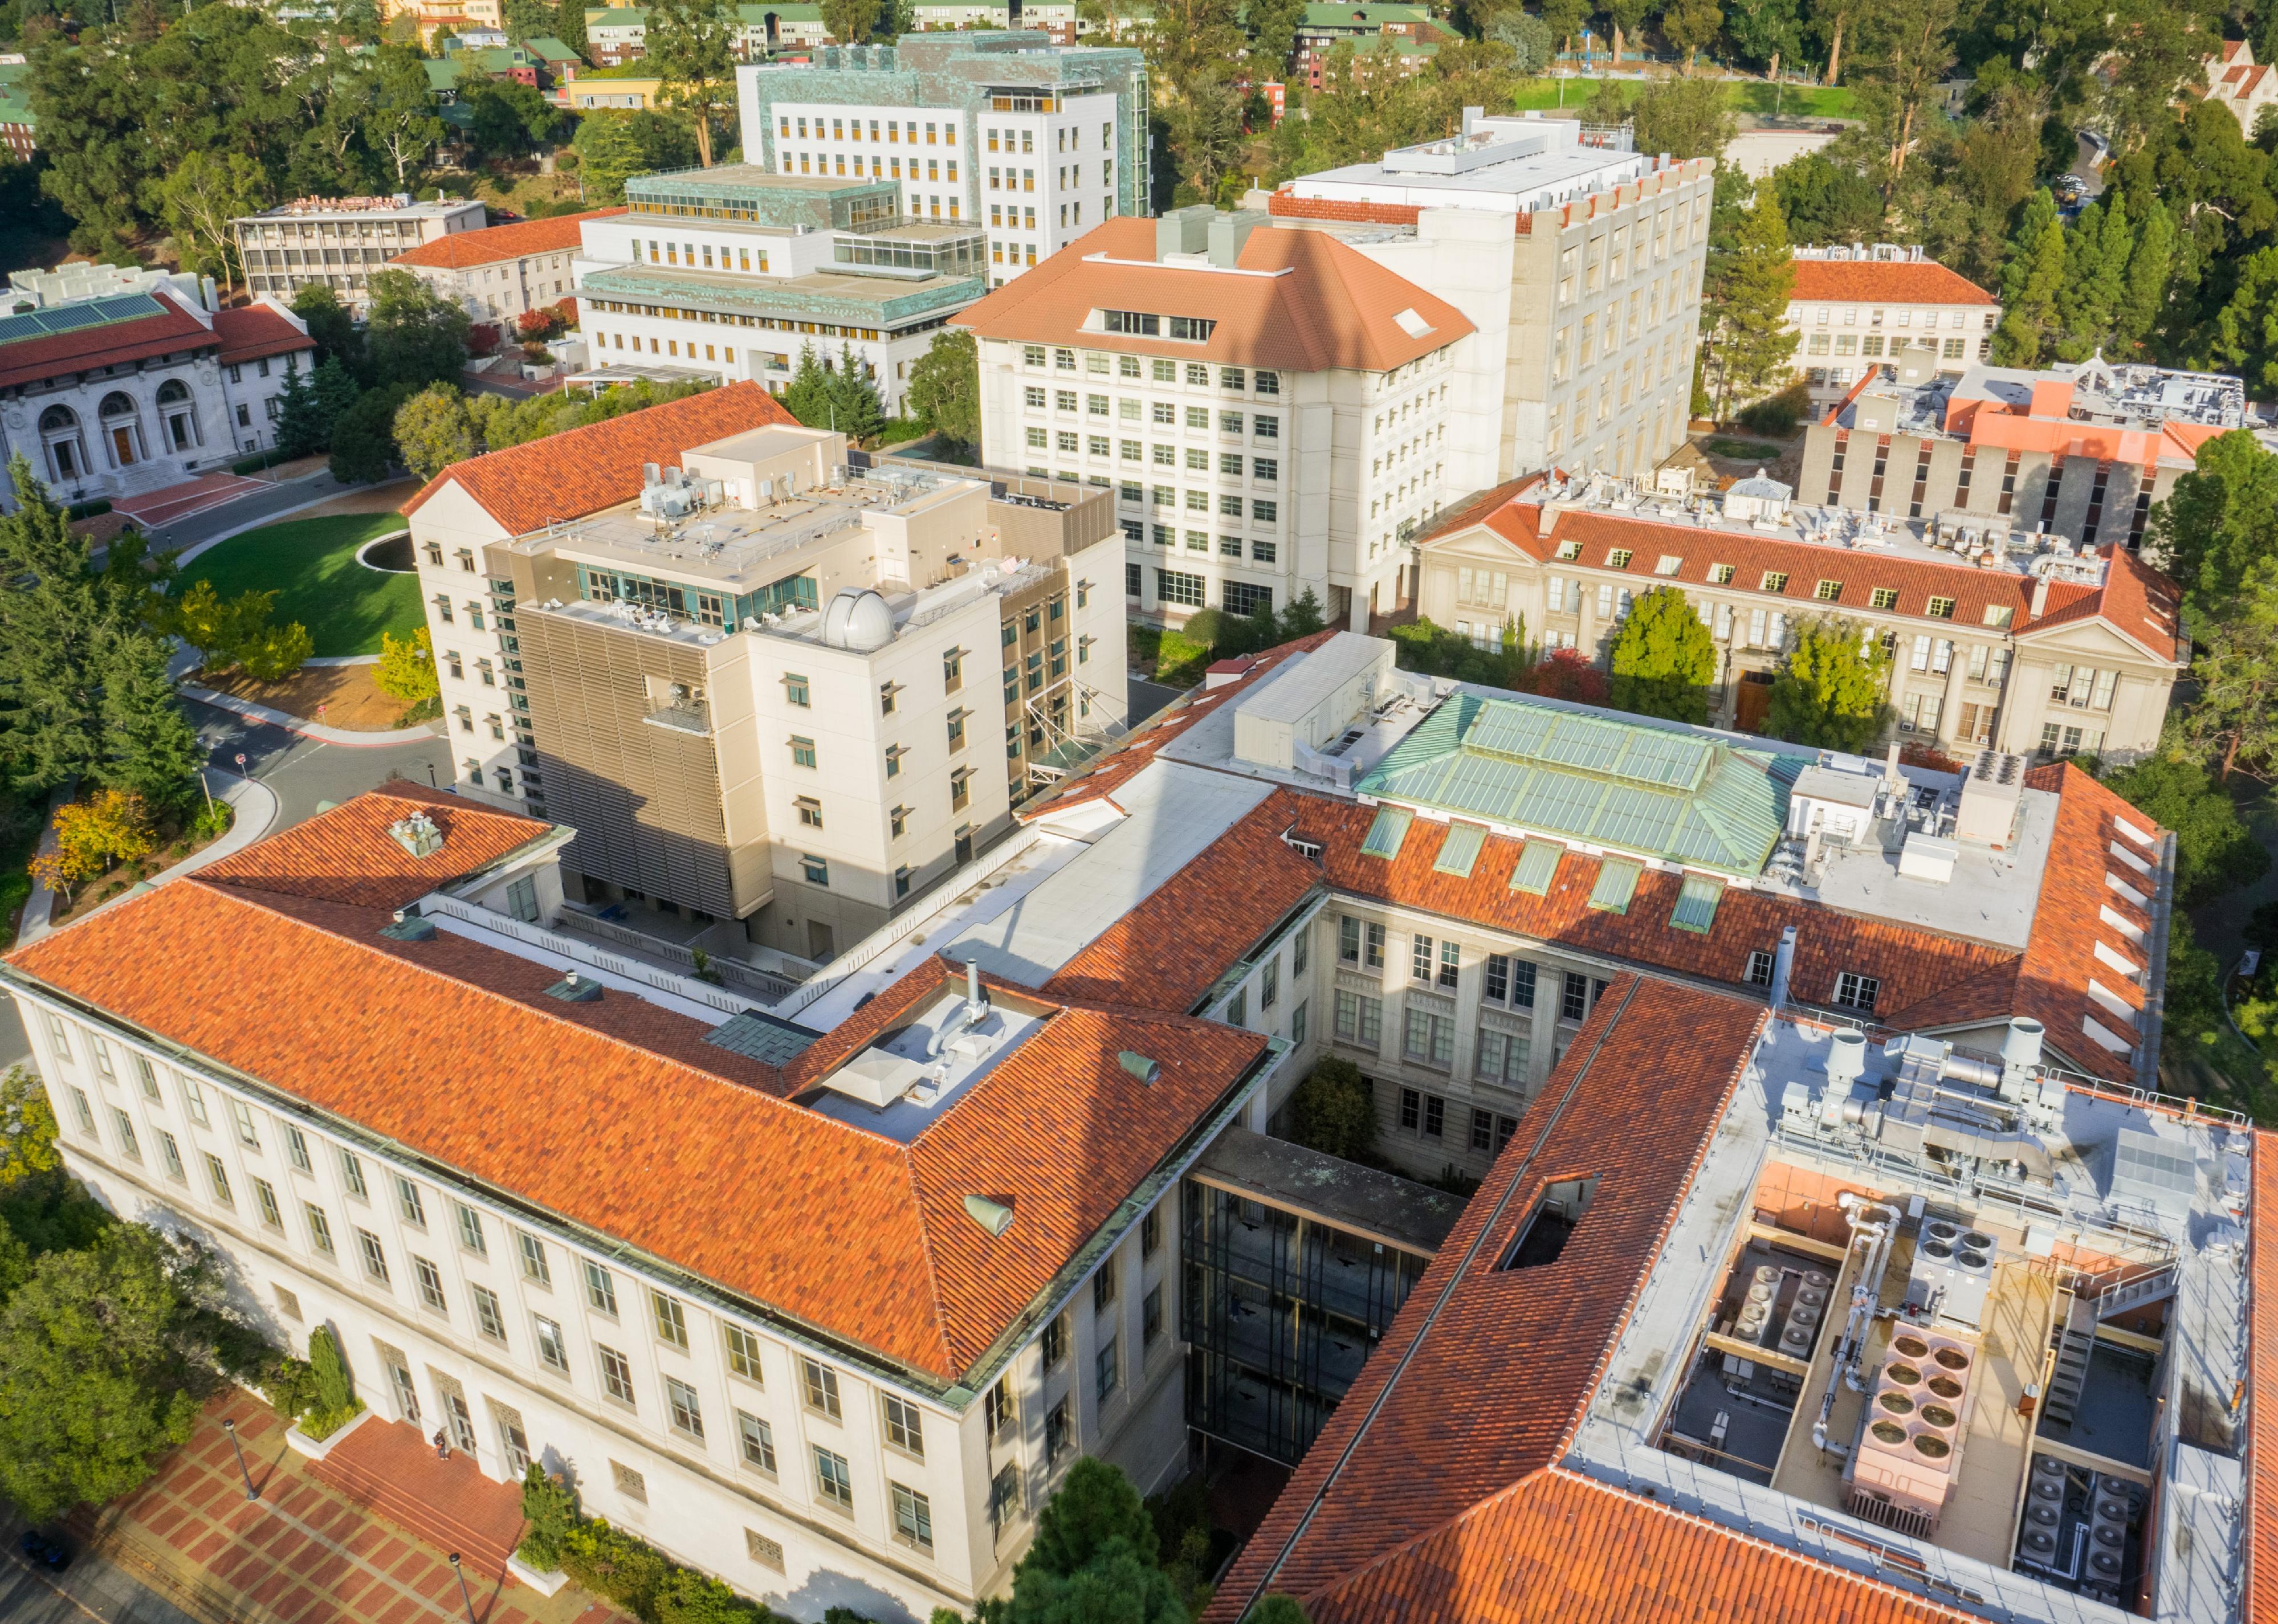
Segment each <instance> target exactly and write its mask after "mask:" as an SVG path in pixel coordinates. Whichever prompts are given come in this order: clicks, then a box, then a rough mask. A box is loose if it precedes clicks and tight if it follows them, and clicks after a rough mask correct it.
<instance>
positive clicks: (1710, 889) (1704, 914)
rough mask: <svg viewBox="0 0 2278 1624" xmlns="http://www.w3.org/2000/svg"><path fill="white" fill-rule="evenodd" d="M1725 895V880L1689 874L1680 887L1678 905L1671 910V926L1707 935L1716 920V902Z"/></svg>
mask: <svg viewBox="0 0 2278 1624" xmlns="http://www.w3.org/2000/svg"><path fill="white" fill-rule="evenodd" d="M1723 900H1724V881H1721V880H1711V879H1710V878H1709V876H1708V875H1706V874H1687V875H1686V878H1685V883H1684V884H1683V885H1682V886H1680V887H1678V892H1677V906H1676V907H1675V908H1673V909H1671V910H1670V915H1669V923H1670V926H1671V927H1672V928H1674V929H1677V930H1690V931H1698V932H1700V933H1701V934H1702V935H1704V936H1705V935H1707V934H1709V926H1712V925H1714V924H1715V923H1716V904H1717V903H1719V902H1721V901H1723Z"/></svg>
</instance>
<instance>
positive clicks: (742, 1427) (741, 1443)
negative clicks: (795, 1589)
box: [736, 1410, 782, 1566]
mask: <svg viewBox="0 0 2278 1624" xmlns="http://www.w3.org/2000/svg"><path fill="white" fill-rule="evenodd" d="M736 1445H737V1447H738V1449H739V1450H740V1451H741V1452H743V1456H744V1464H745V1466H748V1467H750V1468H752V1469H753V1470H754V1471H758V1472H765V1473H766V1474H767V1475H768V1476H770V1477H773V1476H774V1475H776V1430H775V1429H774V1428H773V1427H771V1426H769V1425H768V1423H767V1422H764V1421H761V1419H760V1418H759V1417H758V1416H756V1415H751V1414H745V1412H744V1411H742V1410H738V1411H737V1412H736ZM776 1552H777V1554H778V1562H777V1566H781V1561H780V1555H781V1552H782V1547H781V1546H777V1547H776Z"/></svg>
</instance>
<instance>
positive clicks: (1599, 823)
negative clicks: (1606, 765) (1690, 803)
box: [1589, 784, 1685, 851]
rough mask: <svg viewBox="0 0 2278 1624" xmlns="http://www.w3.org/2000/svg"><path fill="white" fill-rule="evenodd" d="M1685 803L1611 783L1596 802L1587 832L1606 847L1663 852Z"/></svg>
mask: <svg viewBox="0 0 2278 1624" xmlns="http://www.w3.org/2000/svg"><path fill="white" fill-rule="evenodd" d="M1684 815H1685V803H1684V802H1683V801H1682V800H1680V799H1678V797H1676V796H1673V795H1669V794H1666V793H1663V792H1660V791H1656V790H1652V789H1638V788H1636V787H1635V786H1633V785H1630V784H1611V785H1609V786H1608V787H1607V789H1606V793H1605V795H1604V797H1603V798H1601V800H1600V801H1599V803H1598V816H1597V820H1596V822H1595V823H1594V825H1593V826H1592V827H1591V829H1590V831H1589V832H1590V833H1591V834H1592V835H1594V836H1596V837H1597V839H1598V840H1599V841H1601V842H1603V843H1604V844H1606V845H1609V846H1618V847H1621V848H1623V849H1624V850H1630V851H1666V850H1669V846H1670V842H1671V841H1673V840H1674V839H1675V838H1676V836H1677V830H1678V824H1679V823H1681V822H1682V821H1683V820H1684Z"/></svg>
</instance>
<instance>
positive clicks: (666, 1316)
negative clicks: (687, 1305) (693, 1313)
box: [648, 1291, 688, 1349]
mask: <svg viewBox="0 0 2278 1624" xmlns="http://www.w3.org/2000/svg"><path fill="white" fill-rule="evenodd" d="M648 1301H649V1308H650V1311H651V1313H652V1314H653V1315H654V1316H655V1319H656V1334H657V1338H658V1340H660V1341H663V1342H669V1343H671V1344H672V1346H675V1347H677V1348H681V1349H685V1348H686V1347H687V1346H688V1315H686V1313H685V1312H684V1311H683V1309H682V1308H681V1306H680V1304H679V1303H678V1302H677V1301H676V1300H674V1299H672V1298H669V1297H668V1296H666V1295H665V1294H664V1293H663V1292H656V1291H653V1292H650V1293H649V1294H648Z"/></svg>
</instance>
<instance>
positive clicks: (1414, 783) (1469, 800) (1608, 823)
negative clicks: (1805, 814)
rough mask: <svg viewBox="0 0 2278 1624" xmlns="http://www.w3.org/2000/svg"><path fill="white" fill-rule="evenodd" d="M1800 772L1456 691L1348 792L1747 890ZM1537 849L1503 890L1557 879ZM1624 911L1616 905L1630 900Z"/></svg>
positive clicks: (1706, 742)
mask: <svg viewBox="0 0 2278 1624" xmlns="http://www.w3.org/2000/svg"><path fill="white" fill-rule="evenodd" d="M1803 765H1805V763H1804V761H1803V760H1802V759H1800V758H1797V757H1794V756H1790V755H1786V754H1784V753H1777V752H1775V751H1758V750H1744V749H1740V748H1739V747H1737V746H1736V745H1734V744H1733V743H1731V741H1729V740H1726V739H1723V738H1719V737H1717V736H1714V735H1711V734H1707V733H1700V732H1695V731H1693V730H1691V729H1688V728H1678V727H1673V726H1669V725H1666V724H1662V725H1656V724H1653V723H1648V722H1642V721H1633V720H1631V719H1627V718H1624V717H1623V716H1621V715H1619V714H1617V713H1611V712H1605V711H1591V710H1582V709H1578V708H1575V707H1571V706H1565V705H1552V704H1548V703H1545V702H1542V701H1540V700H1535V699H1531V698H1525V697H1521V696H1501V695H1487V694H1481V693H1475V692H1463V693H1458V694H1456V695H1455V696H1454V697H1453V698H1449V699H1448V700H1447V701H1446V702H1445V703H1443V704H1442V705H1440V707H1439V708H1438V709H1437V710H1435V711H1433V713H1432V714H1431V715H1429V716H1427V717H1426V718H1425V719H1424V721H1422V722H1421V723H1420V724H1418V727H1417V728H1415V730H1414V731H1412V732H1411V733H1410V734H1409V736H1407V737H1406V738H1404V739H1403V740H1401V742H1400V743H1398V744H1396V745H1395V746H1394V747H1393V749H1392V751H1390V753H1389V754H1387V756H1386V757H1385V758H1384V759H1383V760H1382V761H1380V762H1379V763H1378V764H1377V765H1376V766H1375V767H1374V768H1372V770H1371V771H1370V772H1369V773H1368V774H1365V776H1364V777H1363V778H1362V780H1361V781H1360V782H1358V783H1357V784H1356V785H1354V786H1353V788H1354V789H1356V790H1357V791H1358V792H1359V793H1360V794H1362V795H1365V796H1370V797H1374V798H1376V799H1379V800H1384V801H1395V802H1399V801H1404V802H1408V803H1410V804H1415V805H1419V806H1429V807H1433V808H1435V809H1438V810H1441V811H1445V812H1452V813H1455V814H1456V815H1457V816H1459V817H1472V818H1483V819H1485V820H1488V821H1489V822H1491V823H1494V824H1499V825H1502V826H1504V827H1519V828H1524V829H1527V830H1530V831H1535V830H1539V831H1541V832H1542V833H1544V834H1547V835H1569V836H1571V837H1573V838H1574V839H1577V840H1580V841H1585V842H1588V843H1590V844H1592V845H1596V846H1605V847H1609V848H1611V849H1613V850H1619V851H1627V852H1632V853H1635V854H1636V855H1638V856H1640V857H1650V858H1660V859H1662V860H1663V861H1666V862H1675V863H1682V864H1686V865H1692V866H1694V867H1699V868H1706V869H1712V870H1716V871H1717V872H1720V873H1729V874H1735V875H1741V876H1745V877H1747V878H1751V879H1753V878H1754V876H1756V875H1757V874H1759V873H1762V872H1763V865H1764V861H1765V859H1766V858H1769V857H1770V855H1771V851H1772V847H1773V846H1774V845H1775V844H1777V842H1778V840H1779V836H1780V831H1781V830H1782V829H1783V828H1784V827H1785V825H1786V822H1787V797H1788V787H1789V785H1790V784H1792V783H1793V782H1794V779H1795V774H1796V773H1797V771H1798V770H1799V769H1800V767H1801V766H1803ZM1541 843H1542V842H1528V845H1529V850H1528V851H1527V852H1525V853H1523V854H1522V855H1521V858H1520V859H1519V866H1518V869H1517V871H1515V872H1514V873H1513V875H1512V878H1511V884H1512V886H1513V887H1514V888H1517V889H1521V890H1535V889H1537V888H1547V886H1548V882H1549V877H1550V875H1549V872H1548V867H1545V866H1544V865H1545V864H1546V863H1547V864H1548V865H1549V866H1552V867H1555V851H1554V852H1553V854H1552V855H1551V856H1549V857H1547V858H1534V857H1533V848H1534V847H1535V846H1537V845H1540V844H1541ZM1530 863H1532V864H1533V865H1534V868H1533V872H1529V865H1530ZM1621 900H1622V903H1623V905H1626V903H1627V902H1628V898H1627V897H1626V896H1624V898H1622V899H1621Z"/></svg>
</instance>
